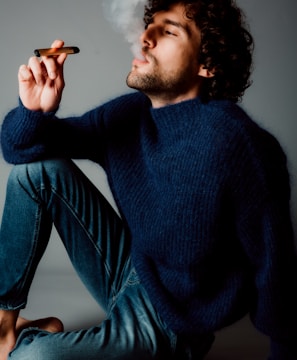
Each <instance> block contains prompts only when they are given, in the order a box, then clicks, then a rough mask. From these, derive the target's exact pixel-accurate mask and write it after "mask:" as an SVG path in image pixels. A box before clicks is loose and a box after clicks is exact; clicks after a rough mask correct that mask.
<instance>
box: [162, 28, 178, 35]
mask: <svg viewBox="0 0 297 360" xmlns="http://www.w3.org/2000/svg"><path fill="white" fill-rule="evenodd" d="M165 34H166V35H170V36H177V34H176V33H175V32H172V31H170V30H168V29H165Z"/></svg>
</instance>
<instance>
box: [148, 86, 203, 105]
mask: <svg viewBox="0 0 297 360" xmlns="http://www.w3.org/2000/svg"><path fill="white" fill-rule="evenodd" d="M145 95H146V96H147V97H148V98H149V99H150V101H151V103H152V107H153V108H155V109H157V108H161V107H164V106H168V105H174V104H178V103H180V102H182V101H186V100H192V99H195V98H196V97H197V96H199V91H197V89H195V90H193V91H190V92H187V93H186V94H178V95H177V94H169V93H166V94H160V93H159V94H152V93H145Z"/></svg>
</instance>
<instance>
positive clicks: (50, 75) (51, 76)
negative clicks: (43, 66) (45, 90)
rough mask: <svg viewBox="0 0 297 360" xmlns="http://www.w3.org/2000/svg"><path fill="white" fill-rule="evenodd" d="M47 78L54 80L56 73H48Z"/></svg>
mask: <svg viewBox="0 0 297 360" xmlns="http://www.w3.org/2000/svg"><path fill="white" fill-rule="evenodd" d="M49 77H50V79H52V80H55V78H56V77H57V76H56V73H55V72H54V71H51V72H50V73H49Z"/></svg>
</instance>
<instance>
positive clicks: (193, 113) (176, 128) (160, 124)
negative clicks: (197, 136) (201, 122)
mask: <svg viewBox="0 0 297 360" xmlns="http://www.w3.org/2000/svg"><path fill="white" fill-rule="evenodd" d="M202 106H203V103H202V102H201V99H200V98H199V97H197V98H195V99H191V100H185V101H182V102H180V103H178V104H173V105H167V106H163V107H161V108H156V109H155V108H151V110H150V111H151V116H152V119H153V122H154V123H155V126H156V127H157V129H158V132H161V133H164V134H169V133H174V132H178V133H180V132H181V131H185V130H186V129H191V128H192V127H193V126H195V124H197V121H198V118H199V113H200V111H201V107H202Z"/></svg>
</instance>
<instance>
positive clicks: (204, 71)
mask: <svg viewBox="0 0 297 360" xmlns="http://www.w3.org/2000/svg"><path fill="white" fill-rule="evenodd" d="M197 75H198V76H202V77H204V78H212V77H214V76H215V73H214V72H212V71H209V70H208V69H206V67H205V66H204V65H200V66H199V69H198V74H197Z"/></svg>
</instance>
